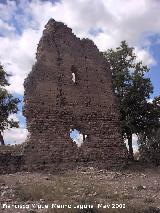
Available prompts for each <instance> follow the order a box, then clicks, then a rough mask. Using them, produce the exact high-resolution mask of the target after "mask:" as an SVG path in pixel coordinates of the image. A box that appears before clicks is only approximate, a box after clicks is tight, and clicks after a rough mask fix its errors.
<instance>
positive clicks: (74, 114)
mask: <svg viewBox="0 0 160 213" xmlns="http://www.w3.org/2000/svg"><path fill="white" fill-rule="evenodd" d="M107 67H108V65H107V62H106V60H105V59H104V57H103V55H102V54H101V53H100V52H99V50H98V49H97V47H96V46H95V45H94V43H93V42H92V41H91V40H89V39H82V40H80V39H79V38H77V37H76V36H75V35H74V34H73V33H72V30H71V29H70V28H68V27H67V26H66V25H64V24H63V23H61V22H56V21H54V20H53V19H51V20H50V21H49V22H48V24H47V25H46V26H45V30H44V32H43V36H42V38H41V40H40V42H39V45H38V49H37V62H36V64H35V65H34V66H33V69H32V71H31V72H30V74H29V75H28V77H27V79H26V80H25V83H24V86H25V97H24V100H25V106H24V115H25V116H26V118H27V128H28V131H29V133H30V138H29V141H28V143H27V145H26V147H25V150H24V155H25V159H26V162H27V163H29V164H33V163H35V164H38V163H39V164H48V163H49V164H50V163H54V162H58V163H60V162H79V161H80V162H110V161H111V162H116V161H117V162H121V161H123V160H125V159H126V157H127V149H126V146H125V145H124V143H123V140H122V138H121V134H120V132H119V120H118V113H117V109H116V102H115V97H114V95H113V91H112V83H111V72H110V70H109V69H108V68H107ZM70 129H77V130H79V131H80V132H81V133H83V134H84V135H86V136H87V137H86V138H85V137H84V138H85V139H84V142H83V144H82V145H81V147H77V145H76V144H75V142H73V141H72V140H71V138H70Z"/></svg>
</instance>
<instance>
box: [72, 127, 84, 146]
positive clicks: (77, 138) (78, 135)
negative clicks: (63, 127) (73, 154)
mask: <svg viewBox="0 0 160 213" xmlns="http://www.w3.org/2000/svg"><path fill="white" fill-rule="evenodd" d="M70 138H71V139H72V141H73V142H75V143H76V144H77V146H78V147H80V146H81V145H82V144H83V142H84V141H85V139H86V138H87V135H85V134H83V133H82V132H80V131H79V130H77V129H70Z"/></svg>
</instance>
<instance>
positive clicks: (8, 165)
mask: <svg viewBox="0 0 160 213" xmlns="http://www.w3.org/2000/svg"><path fill="white" fill-rule="evenodd" d="M23 168H24V158H23V150H22V145H11V146H10V145H6V146H0V174H3V173H14V172H17V171H20V170H22V169H23Z"/></svg>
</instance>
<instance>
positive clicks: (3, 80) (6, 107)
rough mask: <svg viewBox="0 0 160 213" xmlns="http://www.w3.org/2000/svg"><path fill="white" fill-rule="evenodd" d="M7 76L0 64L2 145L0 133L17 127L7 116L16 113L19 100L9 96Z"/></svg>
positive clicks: (0, 126)
mask: <svg viewBox="0 0 160 213" xmlns="http://www.w3.org/2000/svg"><path fill="white" fill-rule="evenodd" d="M8 76H9V75H8V74H7V73H6V72H5V71H4V69H3V66H2V65H1V64H0V142H1V144H4V140H3V136H2V132H3V131H4V130H5V129H8V128H13V127H16V128H18V127H19V124H18V122H17V121H15V120H14V119H11V118H9V115H11V114H14V113H17V112H18V103H19V102H20V100H19V99H18V98H14V97H13V96H12V94H10V93H9V92H8V91H7V89H6V88H5V87H6V86H9V83H8V80H7V78H8Z"/></svg>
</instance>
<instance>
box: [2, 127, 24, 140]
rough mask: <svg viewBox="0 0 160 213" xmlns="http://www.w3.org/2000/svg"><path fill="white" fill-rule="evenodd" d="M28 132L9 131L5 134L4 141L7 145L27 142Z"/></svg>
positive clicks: (19, 130)
mask: <svg viewBox="0 0 160 213" xmlns="http://www.w3.org/2000/svg"><path fill="white" fill-rule="evenodd" d="M27 134H28V131H27V129H26V128H18V129H9V130H5V132H4V141H5V143H6V144H20V143H23V142H25V140H26V138H27Z"/></svg>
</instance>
